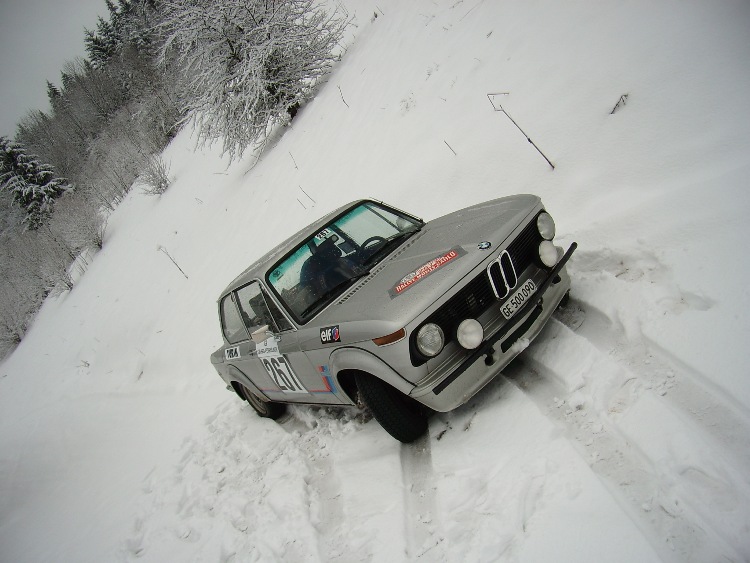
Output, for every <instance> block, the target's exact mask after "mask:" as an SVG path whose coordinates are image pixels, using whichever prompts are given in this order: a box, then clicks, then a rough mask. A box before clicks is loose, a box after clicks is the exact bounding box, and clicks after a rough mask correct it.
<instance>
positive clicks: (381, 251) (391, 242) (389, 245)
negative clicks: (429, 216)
mask: <svg viewBox="0 0 750 563" xmlns="http://www.w3.org/2000/svg"><path fill="white" fill-rule="evenodd" d="M421 230H422V227H417V228H416V229H412V230H410V231H404V232H402V233H398V234H397V235H394V236H393V237H392V238H389V239H388V241H387V242H386V243H385V244H384V245H383V246H381V247H380V248H378V250H377V251H376V252H374V253H373V255H372V256H370V257H369V258H368V259H367V260H365V261H364V265H365V266H371V265H374V264H376V263H377V260H378V258H382V257H383V256H385V255H387V254H389V253H390V251H391V250H393V248H394V247H396V246H398V245H399V244H401V241H402V240H404V239H405V238H407V237H410V236H411V235H413V234H414V233H417V232H419V231H421Z"/></svg>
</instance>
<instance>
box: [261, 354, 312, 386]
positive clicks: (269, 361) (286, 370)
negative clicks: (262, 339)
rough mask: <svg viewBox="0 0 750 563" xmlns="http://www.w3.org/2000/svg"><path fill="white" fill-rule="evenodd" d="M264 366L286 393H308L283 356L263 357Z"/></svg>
mask: <svg viewBox="0 0 750 563" xmlns="http://www.w3.org/2000/svg"><path fill="white" fill-rule="evenodd" d="M261 362H262V363H263V367H264V368H266V371H267V372H268V375H269V376H270V377H271V379H273V381H274V383H276V385H278V386H279V388H280V389H281V390H282V391H283V392H284V393H307V390H306V389H305V388H304V387H302V383H300V381H299V379H297V376H296V375H295V374H294V372H293V371H292V369H291V367H290V366H289V364H288V363H287V361H286V359H285V358H284V357H283V356H275V357H271V358H262V359H261Z"/></svg>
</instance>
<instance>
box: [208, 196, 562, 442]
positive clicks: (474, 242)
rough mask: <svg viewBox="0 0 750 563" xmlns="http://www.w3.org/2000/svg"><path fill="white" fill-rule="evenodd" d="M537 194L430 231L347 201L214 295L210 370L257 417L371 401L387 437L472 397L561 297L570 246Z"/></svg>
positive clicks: (390, 211)
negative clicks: (218, 340) (217, 331)
mask: <svg viewBox="0 0 750 563" xmlns="http://www.w3.org/2000/svg"><path fill="white" fill-rule="evenodd" d="M554 236H555V223H554V221H553V219H552V217H551V216H550V215H549V214H548V213H547V212H546V211H545V209H544V207H543V206H542V202H541V200H540V199H539V198H538V197H537V196H534V195H516V196H510V197H504V198H501V199H496V200H492V201H488V202H485V203H481V204H478V205H474V206H472V207H468V208H466V209H462V210H460V211H456V212H453V213H450V214H448V215H445V216H443V217H440V218H438V219H434V220H432V221H429V222H424V221H422V220H421V219H418V218H417V217H414V216H412V215H409V214H408V213H404V212H403V211H400V210H398V209H396V208H394V207H391V206H388V205H385V204H383V203H380V202H377V201H373V200H361V201H356V202H354V203H351V204H349V205H346V206H344V207H342V208H340V209H338V210H337V211H334V212H333V213H331V214H329V215H327V216H326V217H324V218H322V219H320V220H319V221H317V222H316V223H313V224H312V225H310V226H309V227H307V228H305V229H303V230H302V231H300V232H299V233H297V234H296V235H294V236H293V237H291V238H290V239H288V240H287V241H285V242H284V243H282V244H281V245H279V246H278V247H276V248H275V249H274V250H272V251H270V252H269V253H268V254H266V255H265V256H264V257H262V258H261V259H260V260H258V261H257V262H255V263H254V264H252V265H251V266H250V267H249V268H248V269H247V270H245V271H244V272H243V273H242V274H241V275H240V276H239V277H237V278H236V279H235V280H234V281H233V282H232V283H231V284H229V286H228V287H227V288H226V289H225V290H224V292H223V293H222V294H221V297H220V298H219V318H220V321H221V331H222V334H223V337H224V345H223V346H222V347H221V348H220V349H219V350H217V351H216V352H214V353H213V354H212V355H211V362H212V363H213V365H214V367H215V368H216V370H217V371H218V373H219V375H220V376H221V378H222V379H223V380H224V381H225V382H226V384H227V388H228V389H230V390H233V391H235V392H236V393H237V395H238V396H239V397H240V398H242V399H244V400H246V401H247V402H248V403H249V404H250V405H251V406H252V407H253V408H254V409H255V410H256V411H257V412H258V414H259V415H260V416H264V417H270V418H278V417H279V416H281V415H282V413H283V412H284V409H285V408H286V404H288V403H304V404H316V405H328V406H333V405H342V406H343V405H357V404H362V403H364V405H366V406H367V407H368V408H369V409H370V410H371V411H372V413H373V415H374V417H375V418H376V419H377V420H378V422H379V423H380V424H381V425H382V426H383V428H384V429H385V430H386V431H388V432H389V433H390V434H391V435H392V436H393V437H394V438H396V439H397V440H400V441H402V442H410V441H413V440H415V439H416V438H418V437H419V436H420V435H422V434H423V433H424V432H425V431H426V430H427V417H428V414H429V413H431V412H432V411H440V412H446V411H449V410H451V409H455V408H456V407H458V406H459V405H462V404H463V403H465V402H466V401H468V400H469V399H470V398H471V397H472V396H473V395H475V394H476V393H477V392H478V391H479V390H480V389H482V387H484V386H485V385H486V384H487V383H488V382H489V381H491V380H492V378H493V377H495V376H496V375H497V374H498V373H499V372H500V371H501V370H502V369H503V368H504V367H505V366H506V365H507V364H508V363H509V362H510V361H511V360H512V359H513V358H514V357H515V356H516V355H517V354H518V353H519V352H520V350H522V349H523V348H524V346H522V345H518V346H514V344H515V343H517V342H518V341H519V340H522V339H525V340H524V341H523V342H524V343H525V342H528V341H531V340H532V339H533V338H534V337H535V336H536V335H537V334H539V332H540V331H541V329H542V327H543V326H544V324H545V323H546V322H547V321H548V319H549V318H550V316H551V315H552V312H553V311H554V310H555V309H556V308H557V307H558V305H559V304H560V303H561V301H563V299H564V298H565V297H566V296H567V294H568V292H569V290H570V278H569V277H568V274H567V271H566V268H565V264H566V262H567V261H568V259H569V258H570V256H571V255H572V254H573V252H574V250H575V248H576V243H572V244H571V245H570V247H569V248H568V249H567V251H566V250H564V249H563V248H561V247H559V246H556V245H555V244H554V242H553V239H554Z"/></svg>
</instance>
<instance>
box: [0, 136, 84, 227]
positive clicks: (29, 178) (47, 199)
mask: <svg viewBox="0 0 750 563" xmlns="http://www.w3.org/2000/svg"><path fill="white" fill-rule="evenodd" d="M0 189H2V190H6V191H8V192H9V193H12V194H13V200H14V202H15V203H16V205H18V206H19V207H21V208H22V209H23V210H24V211H25V213H26V216H25V218H24V222H25V223H26V225H27V226H28V228H30V229H37V228H39V226H41V225H42V224H43V223H44V222H45V221H46V220H47V219H48V218H49V216H50V214H51V213H52V205H53V201H54V199H55V198H57V197H59V196H61V195H62V194H64V193H65V192H67V191H68V190H70V189H71V187H70V186H69V185H68V184H67V183H66V182H65V180H63V179H61V178H56V177H55V175H54V173H53V171H52V168H51V167H50V166H49V165H46V164H42V163H41V162H39V161H38V160H37V159H36V158H35V157H33V156H30V155H27V154H26V151H25V150H24V149H23V147H21V146H20V145H19V144H17V143H14V142H13V141H10V140H9V139H7V138H6V137H0Z"/></svg>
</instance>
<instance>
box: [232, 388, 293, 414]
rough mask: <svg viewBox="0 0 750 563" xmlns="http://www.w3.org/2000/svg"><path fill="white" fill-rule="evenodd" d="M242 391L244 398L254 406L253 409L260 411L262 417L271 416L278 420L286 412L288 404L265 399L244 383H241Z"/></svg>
mask: <svg viewBox="0 0 750 563" xmlns="http://www.w3.org/2000/svg"><path fill="white" fill-rule="evenodd" d="M240 391H241V393H242V396H243V397H244V399H245V400H246V401H247V402H248V403H249V404H250V406H251V407H253V409H255V412H256V413H258V416H260V417H261V418H271V419H273V420H276V419H277V418H279V417H281V416H282V415H283V414H284V413H285V412H286V405H285V404H284V403H274V402H272V401H264V400H262V399H261V398H259V397H257V396H256V395H255V393H253V392H252V391H250V389H248V388H247V387H245V386H244V385H242V384H240Z"/></svg>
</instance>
